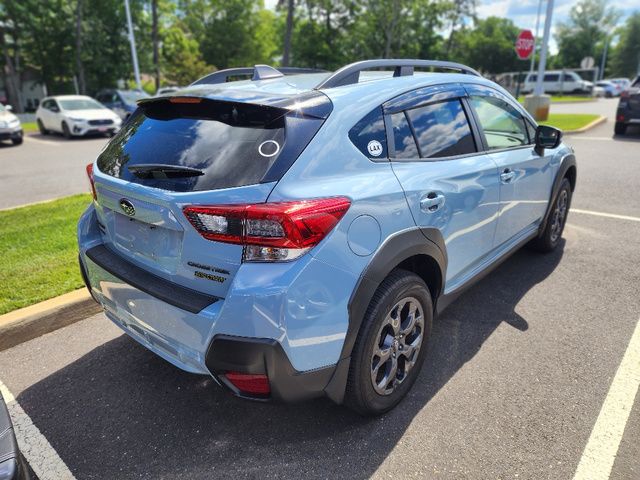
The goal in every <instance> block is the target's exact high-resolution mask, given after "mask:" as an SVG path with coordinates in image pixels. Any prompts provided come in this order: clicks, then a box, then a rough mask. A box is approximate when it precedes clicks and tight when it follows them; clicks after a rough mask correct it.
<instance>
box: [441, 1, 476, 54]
mask: <svg viewBox="0 0 640 480" xmlns="http://www.w3.org/2000/svg"><path fill="white" fill-rule="evenodd" d="M451 4H452V8H450V9H449V11H448V13H447V15H446V17H447V20H449V22H450V23H451V31H450V32H449V39H448V40H447V45H446V47H445V51H444V54H445V56H447V57H448V56H449V54H450V53H451V49H452V48H453V46H454V43H453V37H454V35H455V34H456V29H457V28H458V26H459V25H460V24H461V23H462V22H464V20H465V18H471V19H473V20H475V18H476V6H477V0H453V1H452V2H451Z"/></svg>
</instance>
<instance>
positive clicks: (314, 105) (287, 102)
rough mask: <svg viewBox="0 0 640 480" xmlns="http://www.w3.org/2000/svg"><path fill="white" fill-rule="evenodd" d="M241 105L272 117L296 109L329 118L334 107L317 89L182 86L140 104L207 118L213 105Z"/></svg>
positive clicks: (150, 110) (160, 112) (159, 112)
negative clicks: (291, 91) (283, 91)
mask: <svg viewBox="0 0 640 480" xmlns="http://www.w3.org/2000/svg"><path fill="white" fill-rule="evenodd" d="M216 105H217V106H218V107H222V108H223V109H224V108H229V109H230V110H231V109H233V107H234V106H236V107H237V108H239V109H243V110H245V109H250V110H251V109H255V111H256V112H258V111H260V112H261V114H263V115H264V114H266V115H268V116H269V117H271V118H272V119H274V118H276V117H279V116H283V115H286V114H289V113H293V114H294V115H295V116H299V117H313V118H320V119H326V118H327V117H328V116H329V114H330V113H331V111H332V110H333V104H332V103H331V100H330V99H329V97H327V96H326V95H325V94H324V93H322V92H318V91H308V92H304V93H302V94H298V95H276V94H270V93H260V92H251V93H248V92H246V91H242V90H234V89H224V90H219V89H215V87H214V88H197V89H193V91H189V90H182V91H179V92H176V93H175V94H174V95H167V96H162V97H151V98H143V99H141V100H138V106H139V107H140V108H141V109H142V110H143V111H144V112H145V115H147V116H152V117H154V118H159V119H160V118H164V119H170V118H180V117H183V118H201V117H202V118H207V111H208V110H209V111H211V110H212V107H214V106H216Z"/></svg>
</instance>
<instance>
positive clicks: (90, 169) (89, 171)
mask: <svg viewBox="0 0 640 480" xmlns="http://www.w3.org/2000/svg"><path fill="white" fill-rule="evenodd" d="M87 177H89V185H91V194H92V195H93V199H94V200H97V199H98V195H96V184H95V182H94V180H93V163H90V164H89V165H87Z"/></svg>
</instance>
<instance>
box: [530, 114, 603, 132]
mask: <svg viewBox="0 0 640 480" xmlns="http://www.w3.org/2000/svg"><path fill="white" fill-rule="evenodd" d="M598 117H599V115H595V114H592V113H550V114H549V118H548V119H547V121H546V122H539V123H540V124H541V125H551V126H552V127H556V128H559V129H560V130H577V129H578V128H582V127H584V126H586V125H588V124H589V123H591V122H593V121H594V120H595V119H596V118H598Z"/></svg>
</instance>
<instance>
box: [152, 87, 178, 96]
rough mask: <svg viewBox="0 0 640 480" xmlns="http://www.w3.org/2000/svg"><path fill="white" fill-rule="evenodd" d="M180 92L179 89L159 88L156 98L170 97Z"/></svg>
mask: <svg viewBox="0 0 640 480" xmlns="http://www.w3.org/2000/svg"><path fill="white" fill-rule="evenodd" d="M178 90H180V87H160V88H159V89H158V91H157V92H156V97H161V96H163V95H171V94H172V93H174V92H177V91H178Z"/></svg>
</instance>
